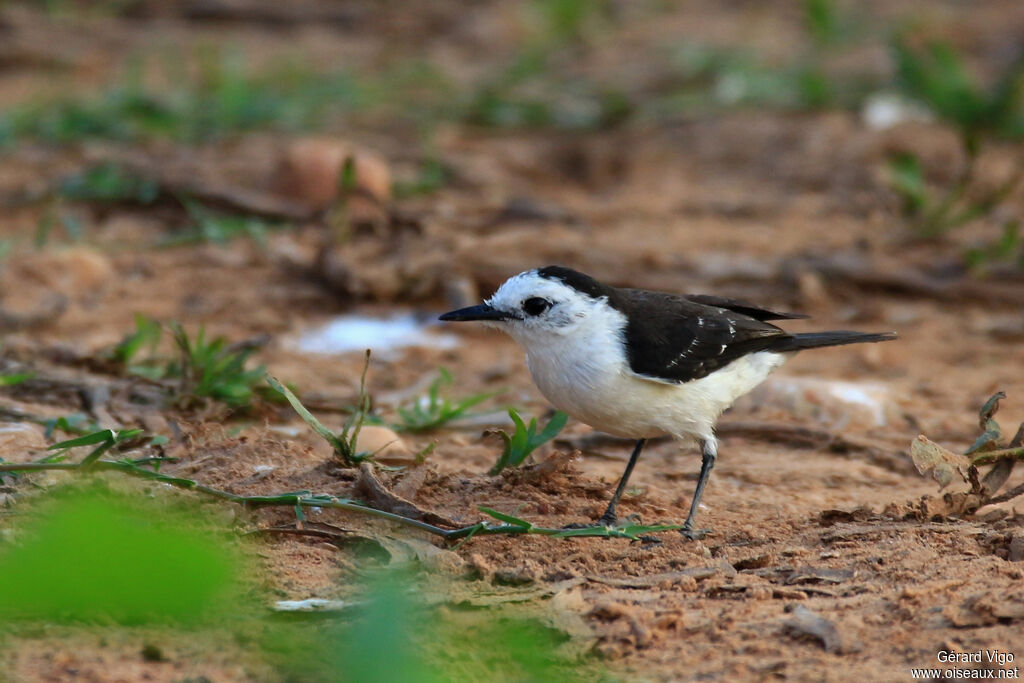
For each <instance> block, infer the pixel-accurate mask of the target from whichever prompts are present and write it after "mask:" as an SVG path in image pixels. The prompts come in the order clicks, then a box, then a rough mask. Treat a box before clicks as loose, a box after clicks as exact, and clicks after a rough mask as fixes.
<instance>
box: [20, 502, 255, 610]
mask: <svg viewBox="0 0 1024 683" xmlns="http://www.w3.org/2000/svg"><path fill="white" fill-rule="evenodd" d="M32 512H33V517H31V518H30V519H28V520H27V521H26V522H25V524H24V527H23V528H22V529H19V531H18V533H17V534H16V535H15V539H16V541H15V542H13V543H5V544H4V545H3V546H0V586H2V592H3V599H2V600H0V616H2V617H3V618H5V619H12V618H18V619H35V620H44V621H54V622H57V623H62V622H66V621H69V620H70V621H84V622H93V623H96V622H99V623H109V622H111V621H113V622H116V623H120V624H142V623H152V622H166V621H173V622H178V623H197V622H200V621H205V620H208V619H211V618H213V617H215V616H217V615H218V614H221V613H222V612H221V610H223V609H224V608H225V607H226V602H225V600H227V599H228V598H229V597H230V595H231V592H232V586H233V582H234V580H235V577H236V574H237V572H238V559H237V558H236V557H235V556H234V555H233V553H232V552H231V551H229V550H228V549H227V548H226V546H225V544H224V542H223V541H218V540H217V539H215V538H211V537H209V536H204V535H203V534H202V533H201V532H200V530H201V529H202V528H203V526H204V525H203V524H202V523H201V522H200V520H199V518H198V516H196V515H195V514H192V513H190V512H188V511H185V510H182V509H178V508H172V507H169V506H166V505H161V504H159V503H153V502H151V501H147V500H146V499H144V498H142V497H131V498H128V497H125V496H122V495H117V494H113V493H109V492H108V493H100V492H99V491H98V490H93V491H85V490H77V489H73V490H69V491H64V492H59V493H55V494H53V495H52V500H49V501H47V502H46V504H45V505H39V506H37V507H33V508H32Z"/></svg>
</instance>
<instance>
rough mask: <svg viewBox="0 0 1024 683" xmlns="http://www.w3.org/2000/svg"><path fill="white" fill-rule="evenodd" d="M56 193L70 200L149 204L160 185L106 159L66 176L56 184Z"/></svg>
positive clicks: (154, 198)
mask: <svg viewBox="0 0 1024 683" xmlns="http://www.w3.org/2000/svg"><path fill="white" fill-rule="evenodd" d="M57 194H58V195H59V196H60V197H61V198H62V199H67V200H70V201H81V202H136V203H138V204H150V203H152V202H153V201H155V200H156V198H157V196H158V195H159V194H160V187H159V185H158V184H157V183H156V182H154V181H153V180H150V179H149V178H145V177H142V176H140V175H138V174H136V173H130V172H129V171H128V170H126V169H125V168H124V167H122V166H121V165H120V164H115V163H112V162H105V163H100V164H95V165H92V166H88V167H86V168H85V169H83V170H81V171H79V172H77V173H74V174H72V175H69V176H67V177H65V178H64V179H62V180H61V181H60V184H59V185H58V186H57Z"/></svg>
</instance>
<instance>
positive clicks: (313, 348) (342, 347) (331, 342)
mask: <svg viewBox="0 0 1024 683" xmlns="http://www.w3.org/2000/svg"><path fill="white" fill-rule="evenodd" d="M430 328H431V325H430V324H429V323H428V322H424V321H422V320H421V319H419V318H418V317H417V316H415V315H413V314H412V313H398V314H395V315H392V316H389V317H386V318H374V317H370V316H366V315H358V314H357V315H343V316H339V317H337V318H335V319H334V320H332V321H331V322H329V323H327V324H326V325H322V326H320V327H317V328H314V329H311V330H308V331H306V332H303V333H302V334H301V335H300V336H299V338H298V340H297V341H296V342H295V343H294V344H293V345H292V346H293V348H295V349H296V350H298V351H302V352H304V353H321V354H339V353H350V352H353V351H364V350H366V349H370V350H372V351H373V352H374V353H375V354H378V355H379V354H382V353H387V352H389V351H395V350H396V349H401V348H406V347H410V346H423V347H427V348H433V349H453V348H455V347H456V346H458V345H459V340H458V338H457V337H455V336H454V335H452V334H446V333H443V332H437V331H434V330H432V329H430Z"/></svg>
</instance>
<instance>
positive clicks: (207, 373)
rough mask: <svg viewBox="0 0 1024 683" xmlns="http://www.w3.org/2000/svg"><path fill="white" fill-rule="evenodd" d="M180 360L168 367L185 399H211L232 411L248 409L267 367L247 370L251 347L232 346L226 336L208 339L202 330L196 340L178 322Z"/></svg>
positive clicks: (173, 327)
mask: <svg viewBox="0 0 1024 683" xmlns="http://www.w3.org/2000/svg"><path fill="white" fill-rule="evenodd" d="M170 328H171V333H172V334H173V336H174V342H175V344H176V345H177V347H178V351H179V360H178V361H177V362H173V363H171V364H169V365H168V367H167V374H168V376H170V377H179V378H180V380H181V384H180V396H181V397H182V398H183V399H186V400H188V399H190V398H193V397H197V398H212V399H214V400H217V401H221V402H222V403H225V404H227V405H229V406H231V407H233V408H243V407H248V406H249V405H250V404H251V403H252V400H253V397H254V396H255V394H256V392H255V388H256V386H257V385H258V384H259V383H261V382H262V380H263V377H264V375H265V374H266V368H265V367H264V366H262V365H260V366H258V367H256V368H252V369H246V367H245V366H246V363H247V362H248V360H249V357H250V356H251V355H252V354H253V353H254V352H255V351H256V349H255V348H254V347H252V346H241V347H235V346H229V345H228V342H227V340H226V339H224V337H216V338H214V339H211V340H207V339H206V330H205V329H204V328H202V327H200V328H199V332H198V334H197V335H196V337H195V338H194V339H190V338H189V336H188V334H187V333H186V332H185V328H184V327H182V326H181V325H180V324H178V323H171V324H170Z"/></svg>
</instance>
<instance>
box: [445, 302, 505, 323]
mask: <svg viewBox="0 0 1024 683" xmlns="http://www.w3.org/2000/svg"><path fill="white" fill-rule="evenodd" d="M511 318H512V316H510V315H509V314H508V313H504V312H502V311H499V310H497V309H495V308H492V307H491V306H488V305H487V304H480V305H479V306H470V307H469V308H460V309H459V310H457V311H449V312H448V313H445V314H444V315H442V316H441V317H440V318H439V319H440V320H446V321H449V322H468V321H470V320H510V319H511Z"/></svg>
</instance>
